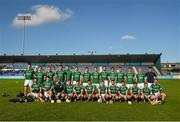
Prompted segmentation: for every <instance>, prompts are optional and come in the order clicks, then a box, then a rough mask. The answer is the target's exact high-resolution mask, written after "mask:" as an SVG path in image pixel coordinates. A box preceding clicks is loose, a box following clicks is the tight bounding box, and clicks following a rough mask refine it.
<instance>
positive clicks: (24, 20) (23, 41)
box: [17, 16, 31, 55]
mask: <svg viewBox="0 0 180 122" xmlns="http://www.w3.org/2000/svg"><path fill="white" fill-rule="evenodd" d="M17 19H18V20H23V39H22V54H23V55H24V52H25V49H24V48H25V36H26V33H25V27H26V20H29V21H30V20H31V16H18V17H17Z"/></svg>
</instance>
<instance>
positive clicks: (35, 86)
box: [31, 83, 40, 93]
mask: <svg viewBox="0 0 180 122" xmlns="http://www.w3.org/2000/svg"><path fill="white" fill-rule="evenodd" d="M31 88H32V89H33V90H32V92H33V93H39V92H40V84H38V83H33V84H32V86H31Z"/></svg>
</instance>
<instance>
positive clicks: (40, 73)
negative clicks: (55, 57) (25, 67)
mask: <svg viewBox="0 0 180 122" xmlns="http://www.w3.org/2000/svg"><path fill="white" fill-rule="evenodd" d="M44 75H45V74H44V72H43V71H42V66H38V70H37V71H36V72H35V76H36V77H37V82H38V83H39V84H40V85H42V83H43V77H44ZM45 80H46V79H45Z"/></svg>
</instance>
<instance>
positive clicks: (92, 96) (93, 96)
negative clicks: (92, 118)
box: [85, 81, 98, 101]
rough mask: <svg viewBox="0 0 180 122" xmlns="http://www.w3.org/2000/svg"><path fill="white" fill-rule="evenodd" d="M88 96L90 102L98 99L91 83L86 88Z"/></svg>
mask: <svg viewBox="0 0 180 122" xmlns="http://www.w3.org/2000/svg"><path fill="white" fill-rule="evenodd" d="M85 91H86V95H87V96H88V101H94V100H96V99H98V98H97V97H98V96H97V95H96V94H95V89H94V86H93V85H92V84H91V81H88V85H87V86H86V87H85Z"/></svg>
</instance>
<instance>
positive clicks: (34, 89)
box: [27, 78, 44, 102]
mask: <svg viewBox="0 0 180 122" xmlns="http://www.w3.org/2000/svg"><path fill="white" fill-rule="evenodd" d="M30 90H31V93H29V94H28V95H27V96H32V97H33V98H34V99H37V100H40V101H41V102H44V100H43V99H42V94H41V86H40V85H39V84H38V83H37V78H33V84H32V85H31V89H30Z"/></svg>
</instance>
